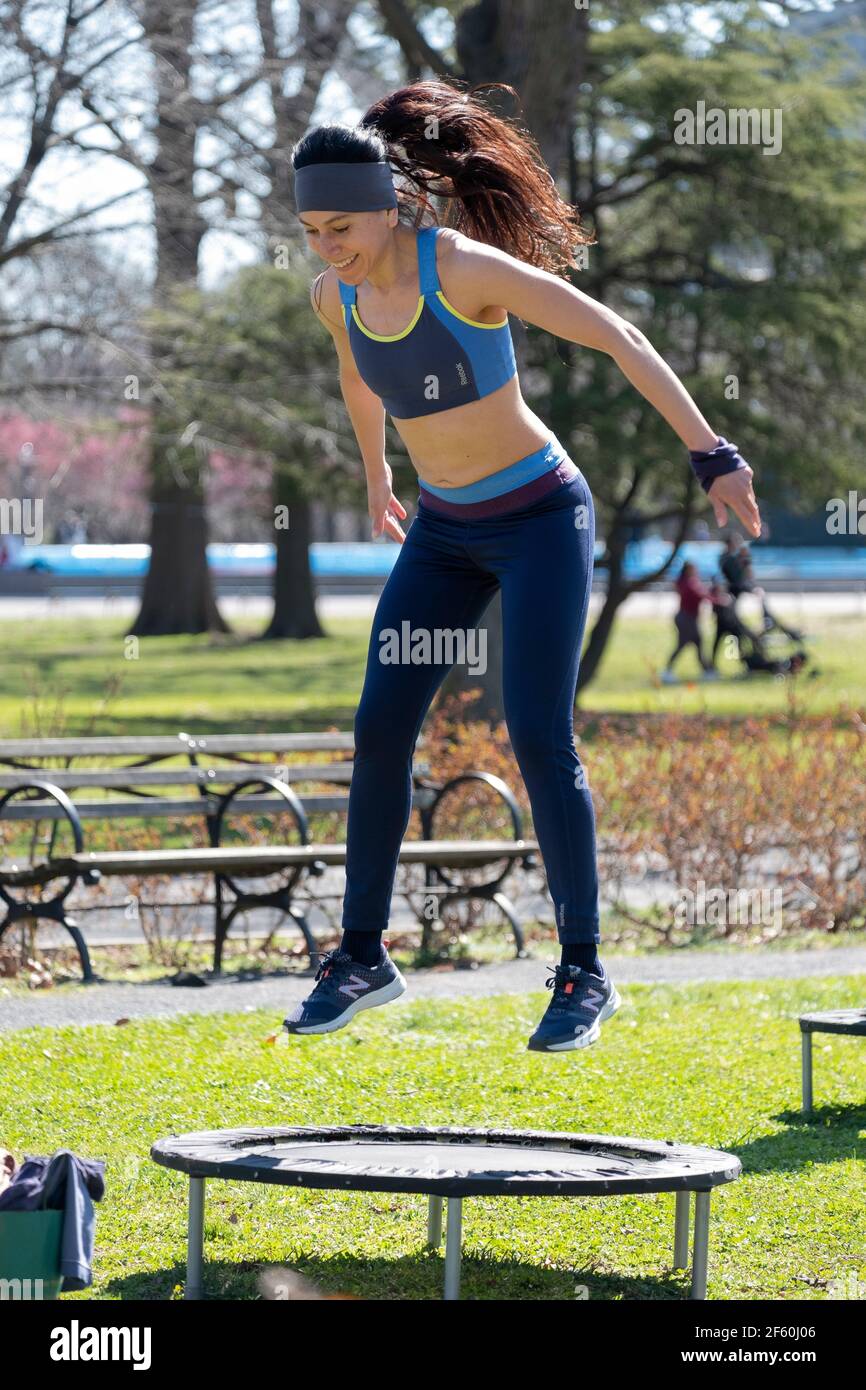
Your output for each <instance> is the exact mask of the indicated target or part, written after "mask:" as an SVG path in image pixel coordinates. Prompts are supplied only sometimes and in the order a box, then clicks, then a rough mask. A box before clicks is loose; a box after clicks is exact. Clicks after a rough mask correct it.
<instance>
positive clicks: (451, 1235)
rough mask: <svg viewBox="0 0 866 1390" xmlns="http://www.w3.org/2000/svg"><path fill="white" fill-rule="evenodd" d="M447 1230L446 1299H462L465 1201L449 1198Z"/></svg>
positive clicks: (459, 1198)
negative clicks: (461, 1278)
mask: <svg viewBox="0 0 866 1390" xmlns="http://www.w3.org/2000/svg"><path fill="white" fill-rule="evenodd" d="M446 1219H447V1225H446V1228H445V1298H446V1299H455V1298H459V1297H460V1245H461V1241H462V1238H463V1230H462V1226H463V1199H462V1197H449V1198H448V1213H447V1218H446Z"/></svg>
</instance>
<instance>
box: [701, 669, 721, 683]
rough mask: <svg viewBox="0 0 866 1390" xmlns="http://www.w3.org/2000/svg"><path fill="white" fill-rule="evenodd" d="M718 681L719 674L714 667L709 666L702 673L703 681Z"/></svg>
mask: <svg viewBox="0 0 866 1390" xmlns="http://www.w3.org/2000/svg"><path fill="white" fill-rule="evenodd" d="M718 679H719V673H718V671H717V670H716V668H715V667H714V666H708V667H707V669H706V670H705V671H703V672H702V673H701V680H702V681H717V680H718Z"/></svg>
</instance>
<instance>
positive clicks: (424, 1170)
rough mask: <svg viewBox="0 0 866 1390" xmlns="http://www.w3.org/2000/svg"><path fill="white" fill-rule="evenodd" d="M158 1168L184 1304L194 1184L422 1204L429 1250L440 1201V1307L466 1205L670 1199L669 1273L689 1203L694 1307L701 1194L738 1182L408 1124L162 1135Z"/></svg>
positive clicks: (606, 1150) (634, 1147)
mask: <svg viewBox="0 0 866 1390" xmlns="http://www.w3.org/2000/svg"><path fill="white" fill-rule="evenodd" d="M150 1156H151V1158H152V1159H153V1160H154V1161H155V1162H156V1163H161V1164H163V1165H164V1166H165V1167H166V1168H176V1169H178V1170H180V1172H182V1173H186V1174H187V1175H188V1177H189V1222H188V1248H187V1278H186V1287H185V1290H184V1297H185V1298H201V1297H202V1274H203V1259H204V1250H203V1245H204V1185H205V1181H206V1179H207V1178H223V1179H225V1178H228V1179H231V1180H232V1181H235V1182H238V1181H239V1182H269V1183H281V1184H283V1185H285V1186H298V1187H318V1188H323V1187H324V1188H344V1189H348V1190H354V1191H358V1190H360V1191H365V1192H415V1193H421V1194H424V1195H426V1196H427V1197H428V1216H427V1243H428V1245H430V1246H433V1247H437V1246H439V1245H441V1243H442V1203H443V1200H445V1199H447V1201H448V1210H447V1223H446V1224H447V1231H446V1246H445V1290H444V1296H445V1298H446V1299H457V1298H459V1297H460V1256H461V1239H462V1208H463V1198H464V1197H480V1196H484V1197H570V1196H571V1197H615V1196H618V1195H620V1194H625V1193H643V1192H647V1193H649V1192H673V1193H675V1194H676V1204H675V1223H674V1258H673V1268H674V1269H685V1268H686V1266H687V1265H688V1262H689V1225H690V1203H691V1193H692V1192H694V1193H695V1194H696V1195H695V1226H694V1245H693V1251H692V1283H691V1296H692V1298H698V1299H702V1298H706V1295H707V1253H708V1245H709V1227H710V1193H711V1190H712V1188H714V1187H717V1186H719V1184H721V1183H726V1182H733V1181H734V1180H735V1179H736V1178H738V1177H739V1176H740V1173H741V1172H742V1165H741V1164H740V1160H739V1159H738V1158H736V1157H735V1156H734V1155H733V1154H729V1153H724V1152H722V1151H721V1150H719V1149H708V1148H703V1147H696V1146H693V1145H690V1144H676V1143H674V1142H673V1140H670V1139H666V1140H653V1139H624V1138H611V1137H609V1136H607V1135H601V1134H556V1133H551V1132H550V1131H547V1130H533V1129H525V1130H488V1129H452V1128H428V1127H424V1126H421V1127H413V1126H410V1125H334V1126H326V1127H318V1126H313V1125H298V1126H293V1127H292V1128H289V1129H282V1128H280V1129H247V1128H241V1129H217V1130H208V1131H204V1132H202V1133H199V1134H179V1135H172V1136H171V1137H170V1138H167V1139H160V1140H158V1141H157V1142H156V1143H155V1144H154V1145H153V1147H152V1148H151V1150H150Z"/></svg>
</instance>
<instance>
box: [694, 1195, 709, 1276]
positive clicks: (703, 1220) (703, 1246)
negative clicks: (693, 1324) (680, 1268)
mask: <svg viewBox="0 0 866 1390" xmlns="http://www.w3.org/2000/svg"><path fill="white" fill-rule="evenodd" d="M709 1244H710V1194H709V1192H696V1193H695V1239H694V1244H693V1246H692V1298H706V1296H707V1252H708V1249H709Z"/></svg>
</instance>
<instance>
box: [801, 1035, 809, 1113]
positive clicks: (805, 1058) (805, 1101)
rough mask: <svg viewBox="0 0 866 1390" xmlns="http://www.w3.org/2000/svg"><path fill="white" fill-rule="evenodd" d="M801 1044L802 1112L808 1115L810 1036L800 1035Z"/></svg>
mask: <svg viewBox="0 0 866 1390" xmlns="http://www.w3.org/2000/svg"><path fill="white" fill-rule="evenodd" d="M801 1038H802V1042H803V1110H804V1112H805V1114H807V1115H808V1114H809V1113H810V1112H811V1109H812V1034H811V1033H802V1034H801Z"/></svg>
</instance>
